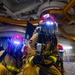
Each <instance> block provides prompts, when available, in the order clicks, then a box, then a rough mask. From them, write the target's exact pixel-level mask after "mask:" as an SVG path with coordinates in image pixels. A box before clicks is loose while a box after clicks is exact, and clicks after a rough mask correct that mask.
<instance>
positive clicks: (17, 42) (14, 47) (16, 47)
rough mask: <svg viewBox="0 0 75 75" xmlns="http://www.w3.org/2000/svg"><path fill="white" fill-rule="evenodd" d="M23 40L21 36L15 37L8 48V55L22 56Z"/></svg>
mask: <svg viewBox="0 0 75 75" xmlns="http://www.w3.org/2000/svg"><path fill="white" fill-rule="evenodd" d="M23 40H24V39H23V37H22V36H21V35H20V34H15V35H13V36H12V38H11V41H10V43H9V45H8V48H7V51H8V53H10V54H11V55H13V56H19V55H20V54H22V52H21V50H22V47H23Z"/></svg>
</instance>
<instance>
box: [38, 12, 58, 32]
mask: <svg viewBox="0 0 75 75" xmlns="http://www.w3.org/2000/svg"><path fill="white" fill-rule="evenodd" d="M39 24H41V27H42V29H44V30H47V31H49V32H51V33H54V31H57V27H58V24H57V22H56V18H55V17H54V16H53V15H52V14H49V13H47V14H43V15H42V16H41V18H40V22H39Z"/></svg>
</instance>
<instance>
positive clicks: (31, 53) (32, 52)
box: [24, 33, 61, 75]
mask: <svg viewBox="0 0 75 75" xmlns="http://www.w3.org/2000/svg"><path fill="white" fill-rule="evenodd" d="M37 40H38V33H35V34H34V35H33V36H32V37H31V39H30V40H29V42H28V58H27V59H28V60H27V63H26V66H25V69H24V75H26V74H27V72H26V71H27V70H26V69H27V68H28V67H29V65H28V64H31V59H32V58H33V57H34V55H36V48H35V44H36V42H37ZM49 46H50V42H49V43H48V44H47V45H46V51H47V52H48V53H49V52H51V51H50V50H48V49H49ZM45 53H46V52H44V54H45ZM51 56H52V58H54V61H55V62H56V61H57V56H58V51H57V48H56V50H55V51H52V53H51ZM45 62H47V61H45ZM39 68H40V70H39V71H38V72H40V75H51V74H52V75H61V73H60V71H59V70H58V69H57V68H56V67H55V66H53V65H52V66H51V67H49V68H47V69H44V67H43V66H42V68H41V67H39ZM29 70H30V69H29ZM48 71H50V73H51V74H47V73H48ZM28 74H29V73H28ZM28 74H27V75H28ZM31 75H33V74H31Z"/></svg>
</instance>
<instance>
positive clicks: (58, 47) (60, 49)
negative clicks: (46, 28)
mask: <svg viewBox="0 0 75 75" xmlns="http://www.w3.org/2000/svg"><path fill="white" fill-rule="evenodd" d="M57 49H58V52H61V53H63V52H64V50H63V47H62V45H60V44H58V45H57Z"/></svg>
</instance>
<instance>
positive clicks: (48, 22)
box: [46, 21, 54, 25]
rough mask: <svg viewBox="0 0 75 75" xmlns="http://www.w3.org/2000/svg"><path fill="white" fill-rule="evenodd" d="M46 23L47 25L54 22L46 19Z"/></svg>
mask: <svg viewBox="0 0 75 75" xmlns="http://www.w3.org/2000/svg"><path fill="white" fill-rule="evenodd" d="M46 24H47V25H53V24H54V23H53V22H52V21H47V22H46Z"/></svg>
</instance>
